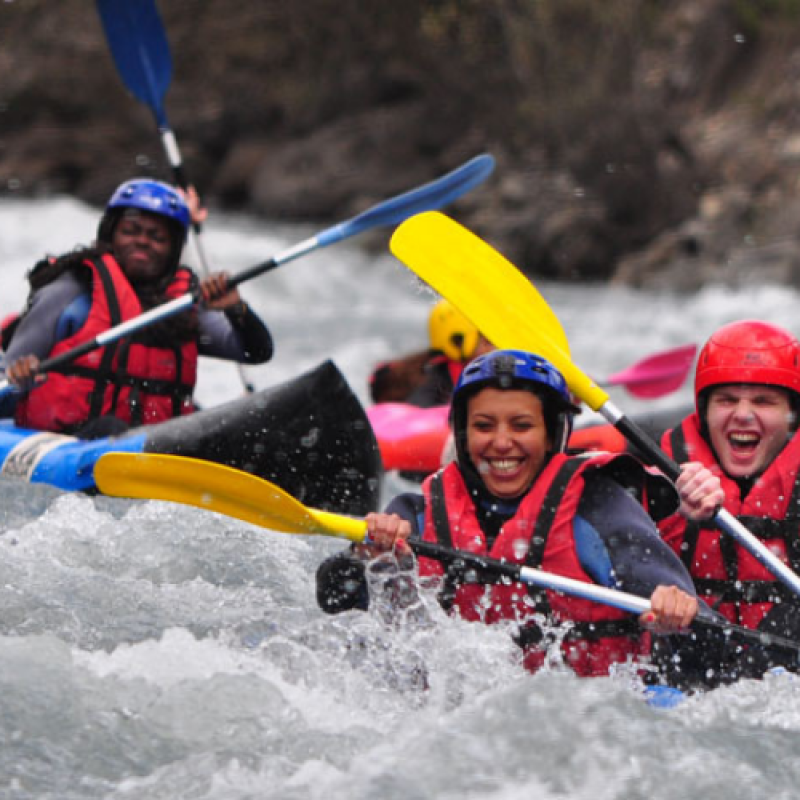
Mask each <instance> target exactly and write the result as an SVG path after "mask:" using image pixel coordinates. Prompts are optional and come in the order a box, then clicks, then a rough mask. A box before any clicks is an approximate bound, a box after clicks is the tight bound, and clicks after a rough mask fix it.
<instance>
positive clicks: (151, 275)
mask: <svg viewBox="0 0 800 800" xmlns="http://www.w3.org/2000/svg"><path fill="white" fill-rule="evenodd" d="M111 248H112V250H113V251H114V255H115V256H116V259H117V261H118V262H119V265H120V266H121V267H122V269H123V271H124V272H125V275H126V276H127V277H128V279H129V280H130V281H131V282H133V283H146V282H148V281H155V280H157V279H158V278H160V277H161V276H162V275H163V274H164V272H165V271H166V269H167V265H168V264H169V258H170V254H171V252H172V236H171V234H170V227H169V224H168V222H167V221H166V220H165V219H164V218H163V217H161V216H159V215H157V214H148V213H147V212H145V211H138V210H136V209H126V210H125V212H124V213H123V214H122V217H121V218H120V220H119V222H118V223H117V225H116V227H115V228H114V233H113V235H112V237H111Z"/></svg>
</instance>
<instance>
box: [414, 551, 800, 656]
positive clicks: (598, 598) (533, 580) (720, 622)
mask: <svg viewBox="0 0 800 800" xmlns="http://www.w3.org/2000/svg"><path fill="white" fill-rule="evenodd" d="M408 544H409V546H410V547H411V549H412V550H413V551H414V552H415V553H416V554H417V555H418V556H423V557H426V558H432V559H434V560H436V561H439V562H441V563H443V564H450V565H457V566H458V567H460V568H461V569H466V570H470V569H471V570H475V571H476V572H477V573H478V574H480V573H481V572H483V573H492V574H494V575H497V576H498V577H501V578H507V579H508V580H510V581H514V582H517V583H524V584H526V585H528V586H538V587H540V588H543V589H550V590H551V591H555V592H562V593H563V594H567V595H570V596H572V597H580V598H582V599H584V600H591V601H593V602H595V603H601V604H602V605H606V606H611V607H612V608H618V609H620V610H622V611H628V612H630V613H631V614H637V615H639V614H643V613H645V612H646V611H649V610H650V602H649V600H647V599H645V598H643V597H638V596H637V595H634V594H629V593H628V592H622V591H619V590H617V589H610V588H607V587H605V586H598V585H597V584H594V583H584V582H583V581H578V580H574V579H573V578H566V577H564V576H562V575H555V574H553V573H552V572H545V571H543V570H540V569H535V568H533V567H524V566H520V565H518V564H509V563H507V562H504V561H498V560H497V559H493V558H489V557H487V556H480V555H476V554H475V553H468V552H466V551H463V550H454V549H451V548H449V547H444V546H442V545H439V544H435V543H433V542H426V541H422V540H420V539H409V540H408ZM692 627H693V628H711V629H713V630H717V631H720V632H721V633H723V634H724V635H725V636H728V637H730V638H732V639H734V640H736V641H739V642H742V643H745V644H749V645H753V646H755V647H762V648H767V649H771V650H776V651H779V652H783V653H789V654H790V655H792V656H794V657H795V658H796V659H797V661H798V664H800V642H794V641H792V640H791V639H786V638H784V637H782V636H775V635H773V634H768V633H762V632H760V631H756V630H752V629H750V628H745V627H744V626H742V625H735V624H733V623H731V622H728V621H727V620H724V619H722V618H717V617H715V616H713V612H711V611H710V610H709V609H707V608H705V607H703V606H701V608H700V611H699V613H698V614H697V616H696V617H695V619H694V621H693V622H692Z"/></svg>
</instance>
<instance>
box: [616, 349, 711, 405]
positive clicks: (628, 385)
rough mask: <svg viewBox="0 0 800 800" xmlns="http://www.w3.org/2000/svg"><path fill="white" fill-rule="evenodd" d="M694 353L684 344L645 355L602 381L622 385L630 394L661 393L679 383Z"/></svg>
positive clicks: (693, 350) (639, 395)
mask: <svg viewBox="0 0 800 800" xmlns="http://www.w3.org/2000/svg"><path fill="white" fill-rule="evenodd" d="M696 353H697V345H696V344H687V345H683V346H681V347H675V348H673V349H671V350H665V351H664V352H662V353H656V354H655V355H652V356H648V357H647V358H644V359H642V360H641V361H638V362H637V363H636V364H634V365H633V366H630V367H628V368H627V369H623V370H622V371H621V372H616V373H614V374H613V375H611V376H610V377H609V378H608V379H606V381H605V382H604V385H606V386H624V387H625V389H626V390H627V391H628V392H630V393H631V394H632V395H633V396H634V397H662V396H663V395H665V394H669V393H670V392H674V391H676V390H678V389H680V387H681V386H682V385H683V383H684V381H685V380H686V377H687V375H688V374H689V370H690V369H691V367H692V364H693V363H694V357H695V354H696Z"/></svg>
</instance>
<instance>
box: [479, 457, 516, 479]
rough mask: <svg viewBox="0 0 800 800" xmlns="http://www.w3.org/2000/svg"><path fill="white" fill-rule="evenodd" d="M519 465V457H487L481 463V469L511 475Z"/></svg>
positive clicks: (496, 473)
mask: <svg viewBox="0 0 800 800" xmlns="http://www.w3.org/2000/svg"><path fill="white" fill-rule="evenodd" d="M521 465H522V459H521V458H491V459H490V458H487V459H484V460H483V462H482V463H481V467H482V469H481V471H482V472H484V473H486V472H490V471H491V472H492V473H493V474H495V475H513V474H514V473H515V472H516V471H517V470H518V469H519V468H520V466H521Z"/></svg>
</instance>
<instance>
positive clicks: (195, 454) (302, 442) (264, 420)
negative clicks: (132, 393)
mask: <svg viewBox="0 0 800 800" xmlns="http://www.w3.org/2000/svg"><path fill="white" fill-rule="evenodd" d="M120 451H123V452H144V453H166V454H174V455H183V456H190V457H192V458H200V459H205V460H207V461H214V462H216V463H219V464H225V465H227V466H231V467H235V468H237V469H241V470H245V471H246V472H251V473H253V474H254V475H258V476H259V477H261V478H265V479H266V480H269V481H271V482H272V483H276V484H278V486H280V487H281V488H282V489H285V490H286V491H287V492H289V493H290V494H291V495H293V496H295V497H296V498H297V499H298V500H300V501H301V502H302V503H304V504H305V505H308V506H311V507H313V508H320V509H325V510H328V511H337V512H339V513H343V514H354V515H359V516H361V515H363V514H365V513H366V512H368V511H371V510H374V509H375V508H376V507H377V504H378V500H379V490H380V478H381V472H382V466H381V460H380V453H379V450H378V444H377V441H376V439H375V435H374V434H373V432H372V428H371V427H370V424H369V420H368V419H367V416H366V413H365V411H364V409H363V407H362V406H361V403H360V402H359V400H358V398H357V397H356V396H355V394H354V393H353V391H352V389H351V388H350V386H349V385H348V384H347V381H346V380H345V379H344V377H343V375H342V374H341V372H340V371H339V370H338V368H337V367H336V365H335V364H334V363H333V362H331V361H326V362H324V363H322V364H320V365H319V366H318V367H316V368H315V369H313V370H310V371H309V372H307V373H304V374H303V375H301V376H299V377H298V378H294V379H293V380H290V381H287V382H286V383H284V384H281V385H278V386H275V387H272V388H269V389H265V390H263V391H260V392H255V393H253V394H250V395H245V396H243V397H241V398H239V399H237V400H234V401H231V402H229V403H225V404H223V405H221V406H218V407H215V408H210V409H205V410H202V411H198V412H197V413H195V414H191V415H188V416H184V417H179V418H177V419H172V420H169V421H167V422H162V423H160V424H158V425H151V426H145V427H141V428H135V429H133V430H131V431H129V432H128V433H126V434H124V435H123V436H118V437H108V438H105V439H96V440H93V441H85V440H82V439H78V438H76V437H74V436H64V435H61V434H54V433H43V432H41V431H34V430H28V429H24V428H18V427H17V426H16V425H14V423H13V421H12V420H8V419H6V420H0V460H1V461H2V467H0V474H2V475H4V476H14V477H17V478H22V479H24V480H27V481H30V482H39V483H48V484H51V485H53V486H57V487H59V488H61V489H66V490H92V489H94V488H95V485H94V474H93V472H94V465H95V463H96V461H97V459H99V458H100V456H101V455H103V454H104V453H109V452H120Z"/></svg>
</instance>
